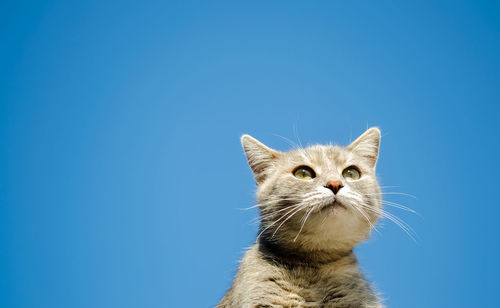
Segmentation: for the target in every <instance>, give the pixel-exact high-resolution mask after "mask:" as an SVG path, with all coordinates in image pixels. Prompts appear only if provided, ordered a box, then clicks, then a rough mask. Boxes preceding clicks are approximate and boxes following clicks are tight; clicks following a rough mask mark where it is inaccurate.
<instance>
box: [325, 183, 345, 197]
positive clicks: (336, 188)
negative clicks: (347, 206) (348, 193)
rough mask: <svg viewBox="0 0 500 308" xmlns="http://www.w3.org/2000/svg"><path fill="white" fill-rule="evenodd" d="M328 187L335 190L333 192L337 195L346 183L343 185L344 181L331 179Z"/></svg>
mask: <svg viewBox="0 0 500 308" xmlns="http://www.w3.org/2000/svg"><path fill="white" fill-rule="evenodd" d="M325 187H326V188H328V189H330V190H331V191H333V194H334V195H336V194H337V193H338V191H339V190H340V189H341V188H342V187H344V185H342V182H341V181H329V182H328V183H327V184H326V186H325Z"/></svg>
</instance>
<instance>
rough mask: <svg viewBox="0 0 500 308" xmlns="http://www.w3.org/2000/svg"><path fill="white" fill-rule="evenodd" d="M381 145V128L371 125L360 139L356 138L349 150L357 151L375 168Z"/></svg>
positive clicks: (348, 147)
mask: <svg viewBox="0 0 500 308" xmlns="http://www.w3.org/2000/svg"><path fill="white" fill-rule="evenodd" d="M379 147H380V129H378V128H377V127H371V128H369V129H368V130H367V131H366V132H364V133H363V134H362V135H361V136H359V137H358V139H356V140H354V142H353V143H351V144H350V145H349V146H347V149H348V150H351V151H352V152H355V153H357V154H359V155H361V156H362V157H364V158H366V159H367V161H368V162H369V164H370V166H371V167H372V168H375V165H376V164H377V159H378V151H379Z"/></svg>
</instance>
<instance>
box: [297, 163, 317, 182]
mask: <svg viewBox="0 0 500 308" xmlns="http://www.w3.org/2000/svg"><path fill="white" fill-rule="evenodd" d="M293 175H294V176H295V177H296V178H297V179H301V180H312V179H313V178H315V177H316V173H315V172H314V170H312V169H311V167H308V166H299V167H297V168H295V170H293Z"/></svg>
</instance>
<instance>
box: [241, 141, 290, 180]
mask: <svg viewBox="0 0 500 308" xmlns="http://www.w3.org/2000/svg"><path fill="white" fill-rule="evenodd" d="M241 145H243V150H245V155H246V156H247V160H248V164H249V165H250V168H251V169H252V171H253V175H254V177H255V181H256V182H257V184H260V183H262V182H263V181H264V180H265V178H266V176H267V173H268V171H269V167H270V166H271V165H272V164H273V162H274V161H275V160H276V159H277V158H278V157H279V156H280V153H279V152H277V151H275V150H273V149H271V148H268V147H267V146H265V145H264V144H262V143H261V142H259V141H258V140H257V139H255V138H253V137H251V136H249V135H243V136H241Z"/></svg>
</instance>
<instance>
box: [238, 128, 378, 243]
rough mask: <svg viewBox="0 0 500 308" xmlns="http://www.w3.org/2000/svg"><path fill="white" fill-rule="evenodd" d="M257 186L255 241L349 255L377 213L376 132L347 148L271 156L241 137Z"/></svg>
mask: <svg viewBox="0 0 500 308" xmlns="http://www.w3.org/2000/svg"><path fill="white" fill-rule="evenodd" d="M241 143H242V145H243V149H244V151H245V154H246V157H247V159H248V163H249V165H250V168H251V169H252V171H253V174H254V177H255V180H256V182H257V186H258V189H257V199H258V206H259V209H260V219H261V227H260V234H259V236H260V237H264V238H266V239H267V240H270V241H273V242H275V243H278V244H279V245H282V246H287V247H296V248H300V249H302V250H325V249H327V250H328V249H331V250H337V251H344V250H345V251H347V250H351V249H352V248H353V247H354V246H355V245H356V244H358V243H360V242H361V241H363V240H364V239H366V238H367V237H368V236H369V234H370V232H371V229H372V228H373V226H374V225H375V223H376V221H377V219H378V218H379V214H380V211H381V207H382V200H381V194H380V188H379V186H378V183H377V179H376V177H375V166H376V163H377V159H378V152H379V145H380V130H379V129H378V128H370V129H368V130H367V131H366V132H365V133H364V134H362V135H361V136H360V137H359V138H358V139H356V140H355V141H354V142H353V143H351V144H350V145H349V146H347V147H340V146H333V145H314V146H310V147H307V148H299V149H294V150H291V151H289V152H279V151H276V150H273V149H271V148H269V147H267V146H265V145H264V144H262V143H261V142H259V141H258V140H256V139H254V138H252V137H251V136H249V135H243V136H242V137H241Z"/></svg>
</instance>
